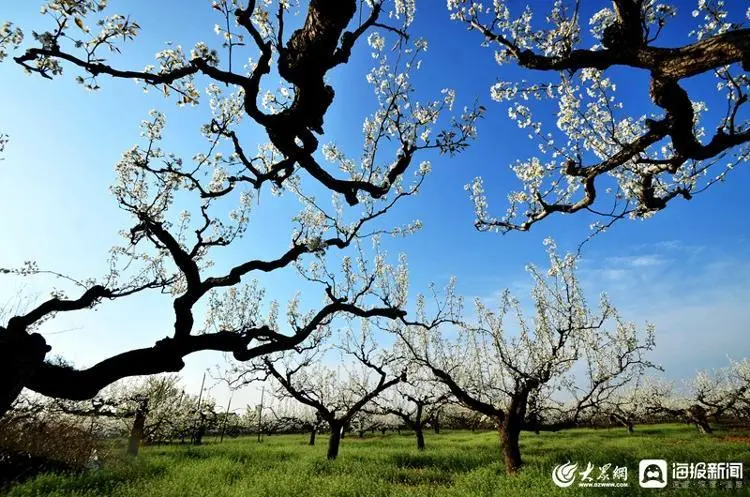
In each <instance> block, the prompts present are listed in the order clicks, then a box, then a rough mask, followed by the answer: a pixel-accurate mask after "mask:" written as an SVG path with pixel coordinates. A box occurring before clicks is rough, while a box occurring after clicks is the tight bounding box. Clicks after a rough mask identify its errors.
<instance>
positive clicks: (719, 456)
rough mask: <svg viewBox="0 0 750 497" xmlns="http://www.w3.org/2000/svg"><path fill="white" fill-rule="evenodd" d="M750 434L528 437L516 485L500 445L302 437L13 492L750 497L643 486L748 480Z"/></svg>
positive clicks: (118, 466)
mask: <svg viewBox="0 0 750 497" xmlns="http://www.w3.org/2000/svg"><path fill="white" fill-rule="evenodd" d="M748 435H749V433H748V432H731V433H729V432H723V431H718V432H717V433H716V434H714V435H712V436H698V435H697V433H696V432H695V430H694V429H693V428H691V427H689V426H684V425H683V426H677V425H662V426H641V427H637V428H636V433H635V434H633V435H627V433H626V432H625V431H624V430H621V429H608V430H572V431H566V432H562V433H547V434H541V435H534V434H526V435H525V436H523V437H522V440H521V444H522V451H523V455H524V458H525V461H526V463H527V466H526V467H525V468H524V470H523V472H522V473H521V474H520V475H518V476H516V477H512V478H508V477H507V476H506V474H505V471H504V469H503V466H502V464H501V462H500V451H499V447H498V441H497V435H496V434H495V433H492V432H487V433H469V432H453V433H444V434H440V435H431V434H428V435H427V449H426V450H425V451H424V452H418V451H417V450H416V447H415V439H414V437H413V436H408V437H407V436H397V435H386V436H385V437H380V436H370V437H367V438H364V439H357V438H356V437H347V438H345V439H344V440H343V441H342V446H341V452H340V455H339V458H338V459H337V460H336V461H327V460H326V459H325V450H326V443H327V437H325V436H319V437H318V444H317V445H316V446H315V447H310V446H308V445H307V444H306V442H307V437H306V436H303V435H287V436H271V437H266V438H265V440H264V442H263V443H260V444H259V443H257V442H256V441H255V440H254V439H252V438H241V439H234V440H231V439H230V440H225V441H224V443H223V444H218V443H216V442H213V443H212V442H211V441H209V443H207V444H206V445H203V446H201V447H188V446H179V445H175V446H164V447H146V448H144V449H143V450H142V453H141V456H139V457H138V459H137V460H127V459H125V458H121V457H112V458H110V459H109V460H108V461H107V464H106V465H105V467H104V469H101V470H98V471H93V472H89V473H88V474H84V475H80V476H71V475H52V474H47V475H41V476H38V477H36V478H35V479H33V480H30V481H27V482H26V483H24V484H21V485H18V486H16V487H13V488H11V489H10V491H9V495H10V496H12V497H22V496H45V497H47V496H50V497H52V496H81V497H82V496H86V497H94V496H96V497H98V496H112V497H126V496H128V497H131V496H132V497H136V496H137V497H162V496H164V497H166V496H170V497H173V496H179V497H194V496H195V497H197V496H226V497H229V496H242V497H252V496H273V497H277V496H278V497H284V496H295V497H296V496H305V497H308V496H309V497H316V496H321V497H323V496H325V497H329V496H501V495H509V496H510V495H512V496H518V497H523V496H548V495H592V494H596V495H653V494H654V493H657V494H659V495H675V496H677V495H680V496H683V495H684V496H689V495H721V496H727V495H734V496H739V495H750V481H749V480H748V476H750V475H747V476H746V478H745V482H744V484H745V487H744V488H741V489H726V488H719V489H711V488H688V489H684V488H672V487H671V483H670V486H669V487H668V488H667V489H664V490H659V491H655V490H653V489H642V488H640V487H639V485H638V483H637V468H638V462H639V460H640V459H645V458H652V459H660V458H661V459H666V460H667V461H668V462H671V461H681V462H698V461H706V462H730V461H741V462H744V463H745V472H747V473H750V437H748ZM568 460H571V461H573V462H578V463H579V466H585V465H586V463H587V462H588V461H591V462H592V463H594V464H596V465H597V466H601V465H604V464H606V463H612V464H613V465H615V464H617V465H621V466H622V465H623V464H625V465H627V467H628V470H629V473H630V474H629V477H628V482H629V483H630V487H629V488H626V489H612V488H607V489H596V488H577V487H575V486H573V487H570V488H567V489H560V488H557V487H556V486H555V485H554V484H553V483H552V479H551V471H552V468H553V467H554V466H555V465H556V464H560V463H564V462H566V461H568Z"/></svg>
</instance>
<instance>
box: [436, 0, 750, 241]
mask: <svg viewBox="0 0 750 497" xmlns="http://www.w3.org/2000/svg"><path fill="white" fill-rule="evenodd" d="M594 3H595V4H598V5H599V6H592V5H583V6H582V5H581V2H578V1H572V0H571V1H568V0H555V1H550V2H547V3H545V4H544V5H542V4H539V5H535V6H534V7H533V8H532V7H531V6H528V5H527V6H526V7H523V8H522V4H513V3H512V2H508V1H504V0H496V1H494V2H484V3H483V2H475V1H471V0H448V10H449V11H450V15H451V18H452V19H454V20H455V21H457V22H460V23H463V24H465V25H467V26H468V27H469V28H470V29H472V30H475V31H478V32H479V34H480V35H481V36H482V37H483V39H484V43H483V45H485V46H487V47H490V48H491V49H492V50H494V55H495V59H496V61H497V63H498V64H499V65H508V64H516V65H517V66H519V67H520V68H521V70H522V71H521V72H520V74H522V76H521V78H523V79H516V80H512V81H509V80H506V79H507V77H506V76H504V75H505V74H508V72H503V71H502V70H501V71H500V72H499V73H498V74H499V77H500V78H503V79H501V80H499V81H498V82H497V83H495V84H494V85H493V86H492V87H491V88H490V96H491V98H492V99H493V100H495V101H497V102H499V103H501V104H503V105H505V106H507V111H508V117H509V118H510V119H511V120H512V121H515V123H516V124H517V126H518V127H519V128H520V129H522V130H524V131H528V136H529V138H530V139H531V140H532V141H533V142H534V143H536V145H537V147H538V153H537V154H536V155H534V156H532V157H528V158H519V160H517V161H516V162H515V164H513V165H512V169H513V171H514V173H515V175H516V176H517V177H518V179H519V181H520V184H521V187H520V188H519V189H517V191H514V192H512V193H510V194H509V195H508V202H509V207H508V209H507V212H506V213H505V214H504V215H496V214H493V212H492V210H491V209H490V207H489V200H488V198H487V195H486V193H485V187H484V184H483V179H482V178H481V177H477V178H476V179H475V180H474V181H473V182H472V183H471V184H469V185H467V186H466V189H467V190H468V191H469V193H470V196H471V199H472V201H473V203H474V206H475V211H476V223H475V224H476V226H477V228H478V229H480V230H487V231H501V232H506V231H509V230H528V229H529V228H531V226H532V225H534V224H535V223H537V222H539V221H541V220H542V219H544V218H546V217H548V216H550V215H552V214H554V213H574V212H578V211H588V212H591V213H593V214H595V215H597V216H598V217H599V218H600V220H599V221H596V222H595V223H594V224H593V225H592V229H593V230H594V233H597V232H600V231H602V230H604V229H606V228H608V227H609V226H611V225H612V224H613V223H614V222H615V221H616V220H618V219H622V218H625V217H631V218H645V217H649V216H651V215H653V214H654V213H655V212H657V211H659V210H661V209H663V208H665V207H666V206H667V205H668V203H669V202H671V201H672V200H673V199H675V198H684V199H690V198H692V197H693V196H694V195H695V194H697V193H700V192H703V191H704V190H706V189H707V188H709V187H710V186H712V185H714V184H716V183H717V182H720V181H723V180H724V179H725V178H726V176H727V174H728V173H729V172H730V171H731V170H732V169H733V168H734V167H735V166H738V165H741V164H743V163H744V162H746V161H747V160H748V156H749V155H750V121H749V120H748V118H747V116H748V114H747V101H748V90H750V79H749V78H748V74H747V70H748V69H750V58H748V53H750V52H749V51H748V50H749V47H750V31H748V28H747V23H748V13H747V12H746V11H745V9H744V8H743V7H741V6H740V4H741V3H742V2H724V0H697V2H696V1H695V0H692V4H693V5H692V7H689V4H690V2H674V1H672V2H669V1H663V2H660V1H657V0H614V1H613V2H609V1H607V2H604V1H603V2H594ZM586 8H589V9H592V11H593V13H592V14H585V13H584V12H587V11H585V10H584V9H586ZM689 8H694V10H692V12H690V13H691V16H692V18H691V20H692V22H693V24H692V28H690V27H688V29H687V30H685V31H684V32H680V33H678V32H677V28H675V27H674V26H671V25H670V26H669V29H670V30H671V33H670V35H671V36H672V38H671V39H670V40H669V42H668V43H666V42H665V43H666V44H667V45H669V47H668V48H663V47H662V46H660V44H661V43H660V42H661V38H660V36H661V35H662V32H663V31H664V30H665V26H667V25H668V24H669V22H670V19H672V18H673V17H674V16H675V15H676V14H677V11H678V9H689ZM597 9H599V10H597ZM587 15H589V16H590V17H588V18H587V17H586V16H587ZM688 23H689V22H688ZM679 29H680V30H684V29H685V28H683V27H680V28H679ZM679 35H681V40H682V41H679V42H678V43H681V45H678V46H676V47H675V46H674V45H675V43H676V42H675V41H674V40H675V38H677V39H680V38H678V36H679ZM639 73H640V74H644V75H645V76H647V77H648V78H649V79H650V86H649V88H648V91H649V96H650V100H651V101H650V102H649V103H644V105H642V106H641V107H640V108H639V110H638V111H634V110H633V109H632V108H631V107H626V106H625V104H624V101H623V99H622V98H621V95H622V90H621V89H620V87H621V86H624V85H627V86H632V85H633V82H632V81H634V80H636V79H635V78H636V77H637V76H639ZM711 74H712V75H713V76H714V77H715V83H710V76H711ZM693 80H697V81H698V82H699V83H695V82H694V81H693ZM691 84H692V88H695V87H696V86H695V85H696V84H700V85H703V86H702V88H705V91H706V93H702V92H701V91H693V90H691V93H689V92H688V90H686V88H689V87H690V86H689V85H691ZM712 84H713V85H715V88H711V87H710V85H712ZM645 90H646V88H644V92H645ZM714 91H718V92H719V93H720V94H721V95H723V97H724V99H725V101H726V103H725V104H723V105H722V106H721V109H714V110H716V111H717V112H716V113H715V114H714V117H715V119H712V120H708V119H707V118H706V117H705V111H706V110H707V109H706V105H705V103H704V102H702V101H701V99H702V98H705V96H704V95H706V94H708V93H709V92H714ZM632 101H633V100H632V99H631V102H632ZM649 104H650V105H649ZM630 105H635V104H630ZM550 106H552V107H553V108H554V109H555V110H554V111H553V112H554V114H555V115H554V117H553V118H552V119H550V118H549V117H548V116H549V112H550ZM643 109H646V110H643ZM712 121H713V122H712Z"/></svg>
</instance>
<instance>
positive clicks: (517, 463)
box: [498, 424, 523, 475]
mask: <svg viewBox="0 0 750 497" xmlns="http://www.w3.org/2000/svg"><path fill="white" fill-rule="evenodd" d="M498 433H499V434H500V444H501V445H502V450H503V462H504V463H505V470H506V471H507V472H508V474H510V475H512V474H515V473H517V472H518V470H519V469H521V466H522V465H523V460H522V459H521V445H520V443H519V441H520V438H521V437H520V435H521V430H519V429H517V428H514V427H512V426H508V425H507V424H501V425H498Z"/></svg>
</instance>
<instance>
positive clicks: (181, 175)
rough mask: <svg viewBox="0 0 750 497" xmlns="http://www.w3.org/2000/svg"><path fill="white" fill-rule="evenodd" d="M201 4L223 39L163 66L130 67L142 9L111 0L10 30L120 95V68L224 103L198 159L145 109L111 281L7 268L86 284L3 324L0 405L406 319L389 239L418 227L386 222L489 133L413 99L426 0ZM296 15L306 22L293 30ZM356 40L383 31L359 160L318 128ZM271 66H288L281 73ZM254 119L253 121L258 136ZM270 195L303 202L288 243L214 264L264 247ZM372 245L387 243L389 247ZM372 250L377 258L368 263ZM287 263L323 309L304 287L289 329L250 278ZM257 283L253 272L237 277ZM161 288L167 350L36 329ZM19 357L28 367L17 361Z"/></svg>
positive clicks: (76, 5)
mask: <svg viewBox="0 0 750 497" xmlns="http://www.w3.org/2000/svg"><path fill="white" fill-rule="evenodd" d="M186 8H187V7H186ZM189 8H191V9H193V8H200V7H195V6H193V7H189ZM204 8H205V9H206V13H207V14H211V13H213V14H214V15H215V16H216V17H215V20H216V22H215V24H214V23H212V24H214V30H213V31H214V32H215V34H216V35H217V37H218V41H216V40H213V41H205V42H204V41H201V42H198V43H196V44H195V45H194V46H193V47H186V46H183V45H180V44H178V43H171V42H170V43H168V44H167V46H166V47H165V48H164V49H163V50H160V51H159V52H158V53H157V54H155V60H154V61H144V64H143V66H141V67H144V68H143V69H138V68H137V69H127V68H120V67H117V66H116V65H117V63H118V61H119V60H120V59H119V58H116V57H114V56H113V54H116V53H118V52H120V51H121V50H126V49H127V46H128V45H129V44H132V43H137V42H138V36H139V34H140V32H141V24H139V23H138V22H137V21H136V20H135V19H134V18H133V17H132V16H130V15H127V14H120V13H110V12H109V11H110V7H109V6H108V5H107V2H106V1H104V0H49V1H48V2H47V3H45V4H44V6H43V8H42V12H41V13H42V15H43V16H45V17H46V18H48V19H49V21H50V26H51V28H50V29H49V30H48V31H42V32H33V33H32V35H33V36H32V37H31V39H28V37H27V38H26V39H24V37H23V35H24V31H23V29H22V28H19V27H17V26H15V25H14V24H10V23H6V24H3V25H2V29H1V30H0V54H1V55H2V58H6V56H7V57H10V56H11V54H10V52H12V51H15V52H17V53H16V54H14V55H13V56H12V60H13V61H14V62H15V63H17V64H19V65H20V66H22V67H23V68H24V69H25V70H26V71H28V72H30V73H32V74H37V75H40V76H42V77H45V78H51V79H54V78H58V77H61V76H62V75H63V74H67V73H68V72H73V73H74V76H75V78H76V80H77V81H78V82H79V83H80V84H82V85H84V86H85V87H86V89H88V90H92V91H107V88H106V84H105V80H106V79H107V78H116V79H131V80H136V81H137V82H139V83H140V84H141V85H142V87H143V89H144V90H145V91H151V90H157V91H158V92H161V94H163V95H164V97H165V98H166V99H168V100H171V101H176V103H177V105H178V106H185V105H191V106H194V105H204V106H205V107H206V108H207V109H208V110H210V116H209V117H208V119H207V120H206V122H205V123H204V124H203V125H202V126H201V127H200V129H199V130H197V131H199V137H200V138H202V141H201V140H193V138H194V137H190V140H192V141H191V142H190V143H192V144H194V145H196V146H197V147H198V148H199V150H196V151H195V153H194V154H193V155H192V157H182V156H180V155H178V154H176V153H173V152H170V151H169V150H167V145H165V143H167V137H168V136H169V135H170V128H169V126H168V121H169V117H168V115H167V112H166V111H165V110H158V109H157V110H154V111H152V112H151V113H150V115H149V116H148V118H147V119H145V120H144V121H143V122H142V124H141V141H140V143H138V144H136V145H134V146H132V147H131V148H129V149H128V150H126V151H125V152H124V153H123V154H122V158H121V159H120V160H119V161H118V162H117V164H116V165H115V173H116V179H115V182H114V184H113V185H112V187H111V191H112V193H113V195H114V197H115V199H116V201H117V202H118V205H119V206H120V207H121V208H122V209H124V210H125V211H126V212H127V213H129V214H130V215H131V218H132V225H131V226H129V227H128V229H125V230H122V232H121V233H122V236H123V243H122V244H121V245H120V246H118V247H115V248H114V249H113V250H112V253H111V261H110V264H109V266H110V271H109V272H108V274H106V275H105V276H104V277H102V278H98V279H87V280H83V281H80V280H77V279H73V278H67V277H66V276H65V275H63V274H62V273H58V272H53V271H48V270H46V269H44V268H39V267H38V266H37V265H36V264H35V263H33V262H29V263H28V264H27V265H25V266H24V267H22V268H15V269H2V272H3V273H9V272H10V273H14V274H16V275H21V276H33V275H42V274H48V275H53V276H56V277H59V278H62V279H63V281H64V282H65V283H66V284H68V286H70V284H74V285H76V286H78V287H80V291H82V292H83V293H82V296H81V297H79V298H77V299H74V298H71V299H68V298H67V297H66V296H65V295H64V294H63V293H62V292H61V291H60V292H58V291H56V292H55V293H54V294H53V298H52V299H51V300H49V301H48V302H45V303H44V304H42V305H41V306H40V307H38V308H36V309H34V310H32V311H31V312H29V313H27V314H25V315H19V316H14V317H11V318H10V319H9V320H8V321H7V323H6V322H3V323H0V325H1V326H2V328H0V340H4V342H3V347H2V350H3V352H2V353H0V355H2V357H5V356H4V355H3V354H8V355H9V357H8V361H5V360H4V359H3V358H2V357H0V363H2V364H3V366H2V367H3V368H5V367H6V366H5V364H7V365H8V366H7V373H8V374H12V375H14V378H16V380H14V382H13V385H12V388H10V389H9V391H8V392H7V399H5V398H3V399H2V402H0V412H2V410H4V409H6V408H7V405H9V402H12V400H13V398H15V396H16V395H17V394H18V392H19V391H20V388H21V387H24V386H25V387H28V388H30V389H32V390H35V391H37V392H41V393H44V394H46V395H50V396H55V397H63V398H69V399H85V398H89V397H91V396H93V395H95V394H96V392H97V391H98V390H100V389H101V388H102V387H104V386H106V385H107V384H109V383H111V382H113V381H116V380H117V379H119V378H122V377H125V376H131V375H141V374H154V373H159V372H169V371H178V370H180V369H181V368H182V367H183V365H184V363H183V360H182V358H183V357H184V356H185V355H187V354H190V353H193V352H196V351H199V350H217V351H222V352H226V353H228V354H230V355H231V356H232V357H234V358H235V359H237V360H240V361H246V360H250V359H253V358H256V357H259V356H263V355H265V354H268V353H272V352H280V351H283V350H287V349H293V348H295V347H303V346H305V345H304V344H306V343H307V342H308V341H309V340H314V336H315V333H316V330H318V329H319V328H320V327H325V326H327V325H328V324H330V322H331V321H332V320H333V319H334V317H335V316H339V315H343V316H357V317H361V318H375V317H384V318H390V319H395V318H399V317H401V316H403V315H404V311H403V306H404V304H405V302H406V297H407V291H406V283H407V282H406V272H405V267H406V266H405V264H406V263H405V259H402V260H401V261H400V262H399V263H398V265H391V264H389V263H388V260H387V258H386V256H385V254H384V253H382V251H379V250H378V248H377V247H378V242H377V240H378V239H379V237H381V236H385V235H398V236H402V235H408V234H410V233H413V232H414V231H416V230H418V229H419V228H420V227H421V223H420V222H419V221H418V220H415V221H414V222H412V223H407V224H406V225H404V226H395V227H388V225H387V222H384V218H386V217H387V214H388V212H389V211H390V210H391V209H392V208H393V207H394V206H395V205H396V204H397V203H399V202H400V201H401V200H403V199H404V198H406V197H410V196H413V195H414V194H416V193H417V192H418V190H419V188H420V186H421V185H422V182H423V181H424V180H425V178H426V176H427V175H428V174H429V172H430V169H431V168H430V162H429V160H428V159H427V158H426V157H425V158H418V156H422V155H424V154H426V153H428V152H430V151H434V152H436V153H446V154H453V153H456V152H460V151H461V150H463V149H464V148H465V147H466V146H467V145H468V143H469V141H470V140H471V139H473V138H474V136H475V133H476V128H475V122H476V120H477V119H479V118H480V117H481V114H482V108H480V107H475V108H465V109H463V110H458V109H456V111H455V112H456V115H455V116H454V117H450V116H446V115H451V114H453V111H454V105H455V93H454V92H453V91H452V90H449V89H446V90H444V91H443V92H442V93H441V94H438V95H436V96H435V98H433V99H432V100H427V101H417V99H416V98H415V97H414V93H415V88H414V86H413V83H412V74H413V73H414V72H415V71H417V70H418V69H419V67H420V65H421V60H422V57H423V56H424V54H425V51H426V50H427V43H426V42H425V41H424V40H418V39H416V40H414V39H412V38H411V37H410V36H409V33H408V29H409V26H410V25H411V23H412V21H413V17H414V14H415V8H414V3H413V1H407V0H370V1H367V2H356V1H355V0H347V1H345V2H335V3H332V2H316V1H309V2H305V1H294V2H291V1H288V0H264V1H262V2H256V1H255V0H250V1H249V2H239V1H237V0H216V1H214V2H212V3H210V4H209V5H206V6H205V7H204ZM290 25H297V26H300V27H299V28H298V29H296V30H293V31H292V30H289V29H288V26H290ZM285 26H287V29H286V30H285ZM359 43H363V44H364V43H368V44H369V47H370V49H371V51H370V54H369V55H371V56H372V57H371V60H372V61H373V62H374V67H373V69H372V71H370V72H369V73H368V74H367V75H366V76H365V77H366V80H367V82H369V84H370V85H371V86H372V89H373V93H374V110H373V112H372V113H371V114H370V115H368V116H365V118H364V123H363V126H362V131H363V135H364V136H363V143H362V146H361V153H360V154H359V155H358V156H357V155H355V156H351V155H350V153H349V152H345V150H347V151H348V150H351V148H352V147H351V146H349V145H347V146H346V147H343V146H340V144H337V143H336V140H335V137H332V141H331V142H330V143H325V144H320V143H319V136H320V135H322V133H323V129H324V121H325V115H326V113H327V111H328V109H329V107H330V106H331V104H332V102H333V101H334V99H335V98H339V96H338V94H337V92H336V91H335V90H334V88H333V87H332V86H331V85H330V84H329V83H328V73H329V71H330V70H332V69H334V68H336V67H339V66H342V65H345V64H346V63H347V62H348V61H349V59H350V57H351V56H352V52H353V49H354V47H355V46H356V45H357V44H359ZM369 55H365V56H366V57H368V58H370V57H369ZM248 61H249V62H248ZM272 72H273V73H274V74H278V78H276V77H271V76H269V74H270V73H272ZM277 80H278V81H277ZM342 93H343V92H342ZM173 112H180V110H179V109H178V110H175V111H173ZM240 125H242V127H240ZM252 126H254V127H255V130H254V131H255V132H254V133H247V131H246V129H247V127H252ZM246 133H247V134H246ZM249 136H253V137H257V136H261V137H267V140H265V139H263V138H262V139H261V140H260V142H255V141H254V140H255V138H253V139H251V138H249ZM329 139H331V138H329ZM264 190H265V192H264ZM321 191H322V192H325V193H323V194H322V195H321ZM267 194H270V195H272V196H284V197H285V198H288V199H290V201H292V202H294V201H298V202H299V213H298V214H297V215H296V216H294V218H293V219H292V220H291V221H292V225H293V227H292V228H291V232H290V237H289V241H288V247H287V248H286V249H285V250H283V251H281V253H279V254H278V256H277V257H271V258H269V259H265V260H263V259H253V258H246V259H242V258H241V259H240V260H233V261H228V264H226V263H227V261H226V260H223V261H222V262H223V265H224V267H223V268H222V269H221V270H218V269H216V267H215V265H214V257H215V256H216V254H219V253H222V249H225V248H226V247H228V246H230V245H231V246H237V245H239V244H244V245H243V247H244V248H243V249H242V250H241V251H239V252H235V253H246V254H247V253H252V252H253V250H252V249H248V248H247V245H249V244H251V242H252V240H248V239H246V238H245V237H244V235H245V234H246V232H247V229H248V224H249V223H250V221H251V219H252V217H253V215H254V213H255V212H256V211H258V210H259V209H263V207H264V206H265V205H267V204H266V203H267V202H269V200H267V199H268V198H269V197H268V195H267ZM261 200H262V201H261ZM271 201H273V199H271ZM284 221H287V222H288V221H289V219H285V220H284ZM365 240H374V241H375V244H374V245H375V247H374V248H373V249H370V248H369V247H368V244H369V241H368V242H367V243H363V242H364V241H365ZM259 243H262V244H263V246H265V241H263V240H261V241H260V242H259ZM347 249H352V250H354V251H355V252H356V254H355V256H354V257H352V256H351V255H348V251H347ZM335 252H340V254H338V256H337V255H334V254H332V253H335ZM363 261H373V262H374V264H373V265H372V267H369V266H368V269H366V270H365V269H363V267H362V266H363V264H364V262H363ZM227 266H228V267H227ZM284 268H295V269H296V270H297V271H298V272H299V274H300V276H301V278H303V279H305V280H306V281H309V282H312V283H313V284H315V285H318V286H319V288H321V296H322V298H321V299H320V300H321V301H322V303H321V305H320V307H319V308H317V309H309V310H302V309H301V307H302V306H301V304H300V299H299V296H296V297H292V298H291V299H290V302H289V305H288V309H289V310H288V316H289V320H288V323H287V325H288V326H289V328H286V327H284V325H281V327H280V326H279V323H278V320H277V317H278V309H279V303H278V302H268V301H266V300H264V291H263V289H262V288H261V287H260V285H259V284H257V283H252V281H253V274H259V273H268V272H271V271H276V270H283V269H284ZM334 280H335V281H334ZM242 282H245V283H248V282H250V283H248V286H245V287H242V288H240V287H238V286H237V285H239V284H240V283H242ZM154 289H156V290H159V291H161V292H162V293H165V294H168V295H171V297H172V299H173V300H172V308H173V309H174V323H173V330H172V332H171V333H170V334H169V336H168V337H166V338H164V339H163V340H160V341H158V342H157V343H156V344H155V345H154V346H153V347H147V348H144V349H138V350H134V351H128V352H125V353H123V354H119V355H117V356H114V357H111V358H109V359H106V360H104V361H102V362H101V363H99V364H96V365H93V366H91V367H89V368H87V369H84V370H77V369H74V368H71V367H61V366H59V365H53V364H49V363H43V362H41V361H42V360H43V358H44V357H45V355H46V354H47V352H49V346H47V345H46V343H45V342H44V339H43V338H42V337H41V336H40V335H38V334H37V335H33V334H30V333H29V332H30V331H31V330H32V329H33V327H34V326H38V324H39V323H40V322H41V321H42V320H44V319H49V318H50V317H51V316H53V315H54V314H55V313H56V312H62V311H71V310H78V309H85V308H88V307H91V306H93V305H96V304H97V303H98V302H100V301H101V300H102V299H116V298H121V297H125V296H128V295H131V294H133V293H137V292H142V291H147V290H154ZM290 297H291V296H290ZM307 302H310V300H307ZM206 305H207V307H208V309H207V313H208V319H207V323H208V324H207V325H206V327H205V328H204V329H196V328H197V327H196V325H195V322H196V316H195V314H196V313H197V312H199V311H202V307H204V306H206ZM237 309H242V312H240V313H237V312H236V310H237ZM233 312H234V314H233ZM261 312H262V313H264V314H266V315H267V317H260V313H261ZM6 342H7V343H6ZM5 351H9V352H5ZM20 352H23V353H20ZM31 356H33V358H30V357H31ZM14 357H15V358H14ZM18 361H21V362H22V364H23V365H24V367H23V368H20V367H16V366H18V364H20V363H19V362H18ZM2 372H3V374H5V372H6V371H5V369H3V371H2Z"/></svg>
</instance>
